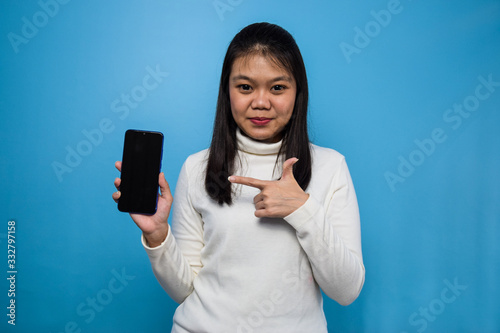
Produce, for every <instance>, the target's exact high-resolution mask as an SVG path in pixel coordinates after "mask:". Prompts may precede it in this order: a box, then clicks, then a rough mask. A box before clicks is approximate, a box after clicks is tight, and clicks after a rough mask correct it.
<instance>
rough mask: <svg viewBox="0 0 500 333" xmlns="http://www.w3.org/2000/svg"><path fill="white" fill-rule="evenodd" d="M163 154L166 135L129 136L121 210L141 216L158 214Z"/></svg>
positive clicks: (125, 147)
mask: <svg viewBox="0 0 500 333" xmlns="http://www.w3.org/2000/svg"><path fill="white" fill-rule="evenodd" d="M162 153H163V134H162V133H160V132H149V131H139V130H127V131H126V132H125V142H124V145H123V158H122V170H121V184H120V192H121V196H120V199H119V200H118V210H120V211H122V212H129V213H141V214H154V213H155V212H156V206H157V202H158V175H159V174H160V169H161V159H162Z"/></svg>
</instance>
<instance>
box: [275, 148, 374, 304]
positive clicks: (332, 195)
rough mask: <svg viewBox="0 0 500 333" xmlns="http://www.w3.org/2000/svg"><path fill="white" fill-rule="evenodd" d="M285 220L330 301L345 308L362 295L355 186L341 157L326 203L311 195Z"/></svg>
mask: <svg viewBox="0 0 500 333" xmlns="http://www.w3.org/2000/svg"><path fill="white" fill-rule="evenodd" d="M285 220H286V221H287V222H288V223H290V225H292V226H293V227H294V228H295V230H296V231H297V238H298V240H299V242H300V244H301V246H302V248H303V249H304V251H305V252H306V254H307V256H308V258H309V262H310V263H311V267H312V270H313V274H314V278H315V280H316V282H317V283H318V284H319V286H320V287H321V289H322V290H323V291H324V293H325V294H326V295H328V296H329V297H330V298H332V299H334V300H335V301H337V302H338V303H339V304H342V305H349V304H350V303H352V302H353V301H354V300H355V299H356V298H357V297H358V295H359V293H360V292H361V288H362V287H363V284H364V279H365V268H364V265H363V259H362V253H361V233H360V222H359V210H358V203H357V199H356V194H355V191H354V186H353V184H352V180H351V177H350V174H349V171H348V168H347V164H346V163H345V159H344V158H342V160H341V162H340V165H339V167H338V169H337V172H336V173H335V175H334V177H333V178H332V181H331V184H330V188H329V191H328V196H327V198H323V202H321V201H319V200H318V199H317V198H314V197H313V196H310V197H309V199H308V200H307V202H306V203H305V204H304V205H303V206H301V207H300V208H299V209H297V210H296V211H294V212H293V213H292V214H290V215H288V216H286V217H285Z"/></svg>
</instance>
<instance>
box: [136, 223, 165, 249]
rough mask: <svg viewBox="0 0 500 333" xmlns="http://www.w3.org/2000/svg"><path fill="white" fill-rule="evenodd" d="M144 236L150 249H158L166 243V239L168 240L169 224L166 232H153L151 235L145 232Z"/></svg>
mask: <svg viewBox="0 0 500 333" xmlns="http://www.w3.org/2000/svg"><path fill="white" fill-rule="evenodd" d="M142 234H143V236H144V239H145V240H146V242H147V245H148V246H149V247H151V248H153V247H158V246H160V245H161V244H162V243H163V242H164V241H165V239H167V235H168V224H167V228H166V230H163V229H162V230H158V231H155V232H152V233H149V234H146V233H144V232H143V233H142Z"/></svg>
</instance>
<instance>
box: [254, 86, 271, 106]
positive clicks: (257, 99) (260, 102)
mask: <svg viewBox="0 0 500 333" xmlns="http://www.w3.org/2000/svg"><path fill="white" fill-rule="evenodd" d="M252 108H253V109H259V110H268V109H270V108H271V101H270V99H269V96H268V94H267V92H266V91H261V90H260V91H256V92H255V95H254V99H253V101H252Z"/></svg>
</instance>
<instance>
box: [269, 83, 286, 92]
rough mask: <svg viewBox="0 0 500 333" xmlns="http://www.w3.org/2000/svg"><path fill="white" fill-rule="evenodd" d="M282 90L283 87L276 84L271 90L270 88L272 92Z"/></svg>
mask: <svg viewBox="0 0 500 333" xmlns="http://www.w3.org/2000/svg"><path fill="white" fill-rule="evenodd" d="M284 89H285V86H282V85H281V84H277V85H275V86H273V88H272V90H275V91H281V90H284Z"/></svg>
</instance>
